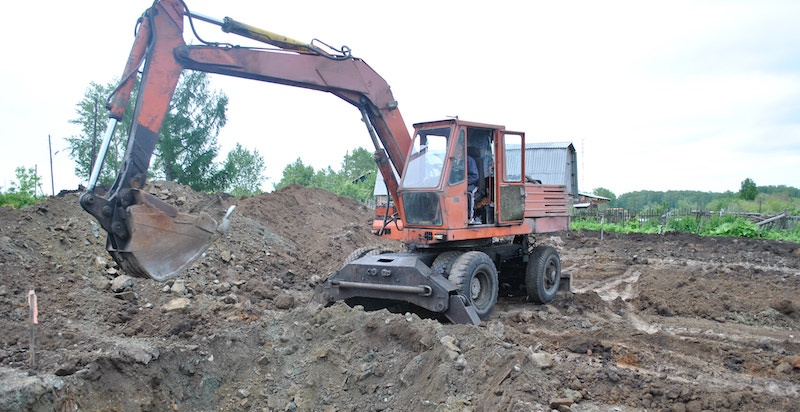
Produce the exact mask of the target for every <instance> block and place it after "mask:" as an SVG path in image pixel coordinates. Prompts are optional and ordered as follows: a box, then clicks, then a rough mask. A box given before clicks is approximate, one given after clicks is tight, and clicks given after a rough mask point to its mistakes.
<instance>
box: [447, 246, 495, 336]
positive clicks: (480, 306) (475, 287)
mask: <svg viewBox="0 0 800 412" xmlns="http://www.w3.org/2000/svg"><path fill="white" fill-rule="evenodd" d="M448 279H449V280H450V282H452V283H453V284H454V285H456V286H457V287H458V293H459V294H460V295H462V296H464V297H466V298H467V300H468V301H469V302H470V303H471V304H472V306H473V307H474V308H475V311H476V312H477V313H478V317H479V318H480V319H481V320H486V319H488V318H489V315H491V314H492V311H493V310H494V305H495V303H497V291H498V288H499V285H498V280H497V268H496V267H495V266H494V262H492V259H491V258H489V255H487V254H486V253H483V252H479V251H470V252H466V253H464V254H462V255H460V256H459V257H458V258H456V260H455V261H454V262H453V266H452V267H451V269H450V276H449V277H448Z"/></svg>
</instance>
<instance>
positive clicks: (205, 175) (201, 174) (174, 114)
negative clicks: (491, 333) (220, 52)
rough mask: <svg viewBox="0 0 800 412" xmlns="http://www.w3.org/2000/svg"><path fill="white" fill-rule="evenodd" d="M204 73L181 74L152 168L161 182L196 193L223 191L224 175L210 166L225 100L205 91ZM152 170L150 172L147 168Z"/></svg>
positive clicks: (205, 75) (217, 94)
mask: <svg viewBox="0 0 800 412" xmlns="http://www.w3.org/2000/svg"><path fill="white" fill-rule="evenodd" d="M208 86H209V79H208V75H207V73H204V72H194V71H189V72H185V73H184V75H183V76H182V77H181V80H180V81H179V82H178V86H177V88H176V89H175V94H174V96H173V97H172V101H171V102H170V105H169V111H168V112H167V116H166V118H165V119H164V125H163V126H162V128H161V133H160V135H159V142H158V145H157V146H156V153H155V155H156V158H155V161H154V165H155V167H156V169H157V170H158V173H160V176H161V177H163V178H164V179H165V180H170V181H175V182H178V183H180V184H184V185H187V186H189V187H191V188H192V189H194V190H197V191H205V192H208V191H218V190H224V189H225V188H226V187H227V186H228V184H227V182H226V179H225V175H226V173H225V171H224V169H222V168H220V167H219V165H218V164H216V163H215V162H214V159H215V158H216V157H217V154H218V153H219V144H218V143H217V136H218V135H219V131H220V129H221V128H222V127H223V126H225V123H226V121H227V118H226V117H225V113H226V111H227V106H228V97H227V96H226V95H225V94H223V93H221V92H217V91H211V90H209V87H208ZM151 169H152V168H151Z"/></svg>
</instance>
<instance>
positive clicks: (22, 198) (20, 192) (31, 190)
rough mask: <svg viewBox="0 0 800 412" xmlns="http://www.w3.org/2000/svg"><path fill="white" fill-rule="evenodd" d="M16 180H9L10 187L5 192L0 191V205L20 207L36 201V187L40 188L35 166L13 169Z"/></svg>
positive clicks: (39, 179)
mask: <svg viewBox="0 0 800 412" xmlns="http://www.w3.org/2000/svg"><path fill="white" fill-rule="evenodd" d="M14 172H15V174H16V176H17V181H16V182H11V187H9V188H8V190H6V192H5V193H0V206H11V207H13V208H20V207H22V206H25V205H32V204H34V203H36V202H37V201H38V200H39V198H38V197H37V196H36V191H37V189H41V180H42V179H41V177H39V176H38V175H37V174H36V168H33V167H31V168H28V169H25V168H24V167H18V168H16V169H15V170H14Z"/></svg>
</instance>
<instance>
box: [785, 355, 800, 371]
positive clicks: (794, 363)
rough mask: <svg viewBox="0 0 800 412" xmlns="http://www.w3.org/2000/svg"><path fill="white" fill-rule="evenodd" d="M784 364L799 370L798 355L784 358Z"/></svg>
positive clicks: (799, 359) (799, 358) (799, 357)
mask: <svg viewBox="0 0 800 412" xmlns="http://www.w3.org/2000/svg"><path fill="white" fill-rule="evenodd" d="M785 362H786V363H788V364H789V365H792V367H793V368H795V369H800V355H792V356H788V357H786V360H785Z"/></svg>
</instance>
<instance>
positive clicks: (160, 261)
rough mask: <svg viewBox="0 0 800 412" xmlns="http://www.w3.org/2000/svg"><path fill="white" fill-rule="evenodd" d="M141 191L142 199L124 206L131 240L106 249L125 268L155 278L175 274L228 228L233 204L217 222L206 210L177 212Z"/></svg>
mask: <svg viewBox="0 0 800 412" xmlns="http://www.w3.org/2000/svg"><path fill="white" fill-rule="evenodd" d="M140 195H141V200H142V203H139V204H136V205H133V206H130V207H128V209H127V221H128V225H129V227H130V232H129V233H130V234H131V235H130V241H129V242H128V244H127V245H126V246H125V247H124V248H122V249H114V248H112V247H110V246H109V248H108V250H109V252H110V253H111V255H112V256H113V257H114V260H116V261H117V263H118V264H119V265H120V266H121V267H122V268H123V269H124V270H125V271H126V272H128V273H130V274H132V275H134V276H138V277H149V278H152V279H155V280H158V281H164V280H167V279H170V278H173V277H175V276H177V275H178V274H179V273H180V272H181V271H183V270H184V269H186V268H187V267H189V265H191V264H192V263H193V262H194V261H195V260H197V258H199V257H201V256H202V255H203V252H205V251H206V249H208V247H209V246H211V244H212V243H214V241H215V240H217V239H218V238H219V237H220V236H222V235H223V234H224V233H225V231H226V230H227V229H228V227H229V225H230V221H229V220H228V217H229V216H230V214H231V213H232V212H233V209H234V208H235V206H231V207H230V208H229V209H228V212H227V213H226V214H225V216H224V217H223V219H222V223H221V224H217V221H216V220H214V218H212V217H211V215H209V214H208V213H205V212H201V213H200V214H198V215H196V216H194V215H189V214H185V213H180V212H178V210H177V209H176V208H175V207H173V206H171V205H169V204H167V203H164V202H163V201H161V200H159V199H158V198H156V197H154V196H152V195H150V194H147V193H140ZM112 249H113V250H112Z"/></svg>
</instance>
